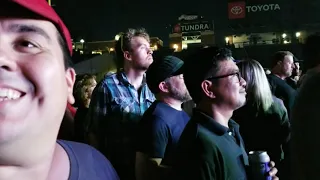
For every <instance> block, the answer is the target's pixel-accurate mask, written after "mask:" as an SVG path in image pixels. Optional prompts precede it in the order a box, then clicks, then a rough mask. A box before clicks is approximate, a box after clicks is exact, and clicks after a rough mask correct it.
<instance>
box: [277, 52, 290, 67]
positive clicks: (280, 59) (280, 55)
mask: <svg viewBox="0 0 320 180" xmlns="http://www.w3.org/2000/svg"><path fill="white" fill-rule="evenodd" d="M285 56H292V57H294V55H293V54H292V53H291V52H290V51H278V52H276V53H275V54H274V55H273V57H272V61H271V63H272V64H271V67H275V66H276V65H277V63H278V62H279V61H281V62H282V61H283V60H284V57H285Z"/></svg>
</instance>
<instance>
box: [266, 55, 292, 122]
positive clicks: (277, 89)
mask: <svg viewBox="0 0 320 180" xmlns="http://www.w3.org/2000/svg"><path fill="white" fill-rule="evenodd" d="M293 59H294V56H293V54H292V53H291V52H289V51H278V52H276V53H275V54H274V55H273V59H272V73H271V74H269V75H268V76H267V77H268V81H269V83H270V86H271V91H272V93H273V94H274V95H275V96H276V97H277V98H279V99H282V101H283V103H284V105H285V107H286V108H287V111H288V114H289V118H290V115H291V110H292V106H293V104H294V100H295V98H296V94H297V92H296V90H295V89H293V88H292V87H291V86H290V85H289V84H288V83H287V82H286V81H285V79H286V78H287V77H290V76H291V75H292V71H293V69H294V60H293Z"/></svg>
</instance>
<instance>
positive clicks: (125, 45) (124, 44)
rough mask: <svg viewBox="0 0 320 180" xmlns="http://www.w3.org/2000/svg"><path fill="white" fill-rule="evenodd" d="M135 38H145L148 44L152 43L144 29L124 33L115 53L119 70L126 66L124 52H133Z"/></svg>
mask: <svg viewBox="0 0 320 180" xmlns="http://www.w3.org/2000/svg"><path fill="white" fill-rule="evenodd" d="M134 37H143V38H145V39H146V40H147V41H148V42H150V36H149V34H148V33H147V31H146V30H145V29H144V28H137V29H133V28H129V29H128V30H127V32H125V33H122V34H121V36H120V38H119V40H118V41H117V42H116V45H115V51H116V61H115V62H116V65H117V69H120V68H123V65H124V57H123V52H124V51H129V52H130V51H132V49H131V44H130V43H131V40H132V38H134Z"/></svg>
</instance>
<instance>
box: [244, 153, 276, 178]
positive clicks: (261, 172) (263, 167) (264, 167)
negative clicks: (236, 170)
mask: <svg viewBox="0 0 320 180" xmlns="http://www.w3.org/2000/svg"><path fill="white" fill-rule="evenodd" d="M269 163H270V157H269V155H268V154H267V152H265V151H250V152H249V166H250V175H251V177H252V179H253V180H272V177H271V176H267V173H268V172H269V171H270V167H269Z"/></svg>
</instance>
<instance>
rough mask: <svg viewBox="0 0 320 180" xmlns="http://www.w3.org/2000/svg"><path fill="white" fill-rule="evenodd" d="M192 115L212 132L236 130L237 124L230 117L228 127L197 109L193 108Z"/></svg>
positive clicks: (219, 133) (222, 133)
mask: <svg viewBox="0 0 320 180" xmlns="http://www.w3.org/2000/svg"><path fill="white" fill-rule="evenodd" d="M193 112H194V117H196V118H195V119H196V121H197V122H199V123H200V124H201V125H203V126H204V127H206V128H208V129H209V130H210V131H212V132H214V133H215V134H217V135H220V136H222V135H224V134H225V133H228V132H233V131H234V130H235V131H238V129H239V125H238V124H237V123H236V122H235V121H233V120H232V119H230V120H229V122H228V126H229V128H227V127H225V126H223V125H221V124H220V123H218V122H216V121H215V120H214V119H213V118H212V117H210V116H208V115H207V114H205V113H204V112H201V111H200V110H199V109H194V110H193Z"/></svg>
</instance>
